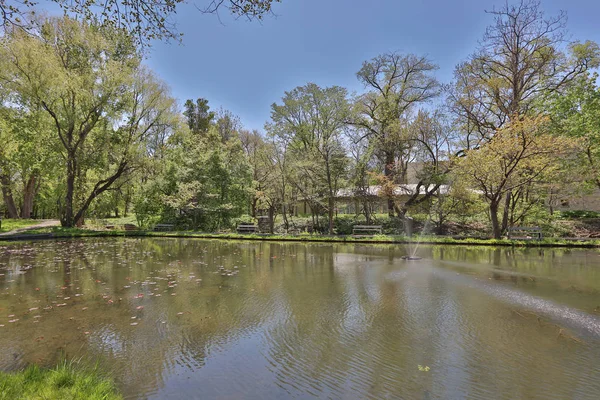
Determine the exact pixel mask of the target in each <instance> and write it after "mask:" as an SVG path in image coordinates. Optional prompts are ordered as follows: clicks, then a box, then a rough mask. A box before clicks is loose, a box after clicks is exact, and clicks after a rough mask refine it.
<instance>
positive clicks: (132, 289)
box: [0, 238, 600, 399]
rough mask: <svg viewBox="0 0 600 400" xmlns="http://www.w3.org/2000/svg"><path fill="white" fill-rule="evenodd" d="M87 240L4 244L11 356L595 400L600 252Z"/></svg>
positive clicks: (242, 381)
mask: <svg viewBox="0 0 600 400" xmlns="http://www.w3.org/2000/svg"><path fill="white" fill-rule="evenodd" d="M406 254H407V249H406V248H404V247H403V246H395V245H381V246H376V245H359V244H301V243H274V242H273V243H267V242H263V243H261V242H241V241H240V242H233V241H232V242H224V241H210V240H187V239H147V238H146V239H101V240H97V239H89V240H72V241H61V242H43V243H34V244H13V245H5V246H0V370H4V371H11V370H14V369H17V368H21V367H24V366H25V365H27V364H29V363H39V364H42V365H49V366H50V365H53V364H54V363H56V362H57V361H58V360H60V359H61V358H62V357H65V355H66V357H67V358H82V359H83V361H84V362H90V363H95V362H98V363H99V364H100V366H101V367H103V368H105V369H106V370H109V371H111V373H112V374H113V376H114V377H115V379H116V380H117V383H118V385H119V387H120V388H121V390H122V391H123V393H124V394H125V395H126V397H127V398H151V399H163V398H172V399H213V398H221V399H241V398H244V399H280V398H317V397H318V398H334V399H339V398H344V399H363V398H370V399H387V398H389V399H392V398H393V399H397V398H403V399H598V398H600V253H599V252H598V251H597V250H565V249H544V250H538V249H510V248H501V249H494V248H482V247H472V248H469V247H448V246H435V247H426V246H423V247H421V248H419V249H418V250H417V254H418V255H419V256H421V257H423V259H422V260H419V261H405V260H403V259H401V257H402V256H404V255H406Z"/></svg>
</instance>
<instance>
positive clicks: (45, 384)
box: [0, 362, 123, 400]
mask: <svg viewBox="0 0 600 400" xmlns="http://www.w3.org/2000/svg"><path fill="white" fill-rule="evenodd" d="M122 398H123V397H122V396H121V395H120V394H118V392H117V391H116V389H115V386H114V384H113V382H112V380H110V379H108V378H106V377H104V376H103V375H102V374H101V373H100V372H99V371H98V370H97V369H85V368H83V369H82V368H81V367H80V366H79V365H77V364H74V363H67V362H63V363H61V364H60V365H59V366H57V367H55V368H52V369H42V368H40V367H38V366H35V365H33V366H30V367H28V368H27V369H25V370H23V371H20V372H16V373H4V372H0V399H1V400H13V399H31V400H38V399H39V400H42V399H44V400H63V399H81V400H83V399H90V400H118V399H122Z"/></svg>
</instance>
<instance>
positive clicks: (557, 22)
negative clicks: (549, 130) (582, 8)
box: [448, 0, 600, 230]
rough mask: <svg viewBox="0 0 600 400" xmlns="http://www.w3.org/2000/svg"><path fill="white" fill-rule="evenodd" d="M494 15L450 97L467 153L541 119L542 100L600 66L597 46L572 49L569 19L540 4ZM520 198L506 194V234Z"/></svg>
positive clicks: (529, 2) (527, 2) (530, 1)
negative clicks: (519, 123)
mask: <svg viewBox="0 0 600 400" xmlns="http://www.w3.org/2000/svg"><path fill="white" fill-rule="evenodd" d="M489 13H490V14H492V15H493V16H494V23H493V24H492V25H491V26H489V27H488V28H487V30H486V32H485V34H484V36H483V40H482V41H481V44H480V46H479V48H478V49H477V50H476V51H475V52H474V53H473V55H472V56H471V57H470V58H469V59H468V60H467V61H466V62H464V63H461V64H459V65H458V66H457V67H456V70H455V79H454V82H453V84H452V86H451V87H450V88H449V91H448V94H449V105H450V107H451V108H452V110H453V112H454V114H455V116H456V123H457V125H458V126H460V127H461V129H462V131H463V135H464V143H465V148H466V149H473V148H477V147H478V146H480V145H481V144H482V143H484V142H487V141H489V140H492V138H493V136H494V135H495V134H496V132H497V131H498V130H499V129H502V128H503V127H504V126H505V125H508V124H510V123H511V121H512V120H519V119H521V118H523V117H529V118H536V117H537V116H538V115H539V110H537V109H536V107H535V104H536V103H537V102H539V101H540V99H542V98H544V97H545V96H547V95H548V94H549V93H552V92H560V91H561V89H563V88H564V87H566V86H567V85H569V84H570V83H571V82H573V81H574V80H575V79H577V77H579V76H581V75H582V74H584V73H585V72H586V71H587V70H588V69H590V68H594V67H596V66H598V62H599V60H600V51H599V48H598V45H597V44H596V43H594V42H591V41H587V42H583V43H581V42H571V43H567V42H566V38H567V30H566V14H565V13H564V12H561V13H559V14H558V15H556V16H546V15H545V14H544V12H543V11H542V9H541V5H540V2H539V1H538V0H524V1H521V2H519V3H518V4H516V5H509V4H508V3H507V4H506V5H504V6H502V7H501V8H499V9H494V10H493V11H490V12H489ZM515 198H517V197H515V196H513V194H512V192H511V191H507V192H506V193H505V199H504V204H503V210H504V213H503V217H502V223H501V230H505V229H506V228H507V226H508V223H509V218H510V210H511V209H512V208H514V205H513V204H511V201H512V200H513V199H515Z"/></svg>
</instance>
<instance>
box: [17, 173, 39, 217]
mask: <svg viewBox="0 0 600 400" xmlns="http://www.w3.org/2000/svg"><path fill="white" fill-rule="evenodd" d="M36 181H37V176H36V174H35V173H32V174H31V175H30V176H29V179H28V180H27V184H26V185H25V188H24V190H23V207H21V218H25V219H29V218H31V213H32V212H33V199H34V198H35V192H36V190H35V189H36Z"/></svg>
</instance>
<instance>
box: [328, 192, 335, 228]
mask: <svg viewBox="0 0 600 400" xmlns="http://www.w3.org/2000/svg"><path fill="white" fill-rule="evenodd" d="M334 208H335V200H334V199H333V196H331V195H330V196H329V212H328V217H329V234H330V235H333V213H334V211H335V210H334Z"/></svg>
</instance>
